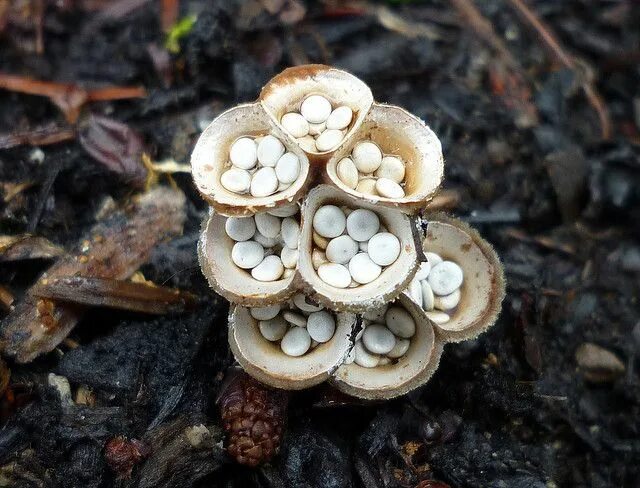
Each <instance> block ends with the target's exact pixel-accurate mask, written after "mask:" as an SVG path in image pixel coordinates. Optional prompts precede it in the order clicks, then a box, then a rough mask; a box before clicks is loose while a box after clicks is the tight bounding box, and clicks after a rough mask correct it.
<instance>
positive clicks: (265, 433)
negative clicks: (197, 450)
mask: <svg viewBox="0 0 640 488" xmlns="http://www.w3.org/2000/svg"><path fill="white" fill-rule="evenodd" d="M233 374H234V377H233V378H232V379H231V380H230V381H229V383H228V384H227V385H226V386H225V387H223V389H222V392H221V393H220V396H219V397H218V405H219V407H220V413H221V415H222V423H223V427H224V429H225V430H226V431H227V441H226V446H227V452H228V453H229V454H230V455H231V456H232V457H233V458H234V459H235V460H236V461H237V462H238V463H240V464H246V465H248V466H257V465H258V464H260V463H263V462H266V461H269V460H270V459H271V458H272V457H273V456H274V455H275V454H276V453H277V452H278V449H279V447H280V439H281V437H282V429H283V427H284V423H285V419H286V410H287V401H288V396H287V394H286V392H284V391H281V390H274V389H270V388H268V387H266V386H264V385H263V384H261V383H259V382H258V381H256V380H254V379H253V378H252V377H251V376H249V375H248V374H246V373H244V372H234V373H233Z"/></svg>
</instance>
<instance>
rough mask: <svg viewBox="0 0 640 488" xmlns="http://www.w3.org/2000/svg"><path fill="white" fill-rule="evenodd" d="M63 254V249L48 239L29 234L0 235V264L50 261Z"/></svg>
mask: <svg viewBox="0 0 640 488" xmlns="http://www.w3.org/2000/svg"><path fill="white" fill-rule="evenodd" d="M63 254H64V249H62V248H61V247H59V246H56V245H55V244H53V243H52V242H50V241H49V240H48V239H45V238H44V237H39V236H33V235H30V234H21V235H17V236H3V235H0V262H2V261H20V260H23V259H51V258H55V257H58V256H61V255H63Z"/></svg>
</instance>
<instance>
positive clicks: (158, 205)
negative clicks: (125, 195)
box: [0, 187, 186, 363]
mask: <svg viewBox="0 0 640 488" xmlns="http://www.w3.org/2000/svg"><path fill="white" fill-rule="evenodd" d="M185 218H186V215H185V197H184V194H183V193H182V192H180V191H178V190H173V189H170V188H166V187H158V188H156V189H154V190H153V191H150V192H147V193H145V194H142V195H140V196H138V197H137V198H136V199H134V201H133V202H132V204H131V205H130V206H129V208H128V209H125V210H122V211H119V212H114V213H112V214H110V215H109V217H108V218H107V219H106V220H105V221H102V222H99V223H98V224H96V225H95V226H94V227H93V228H92V229H91V231H90V232H89V234H88V236H87V237H86V238H85V239H82V240H81V241H80V242H79V244H78V246H77V249H76V250H75V252H73V253H71V254H69V255H67V256H65V257H63V258H61V259H59V260H58V261H57V262H56V263H55V264H54V265H53V266H51V268H49V269H48V270H47V271H46V272H45V273H44V274H43V275H42V276H41V278H40V281H42V280H53V279H56V278H60V277H68V276H85V277H98V278H111V279H126V278H128V277H129V276H131V275H132V274H133V273H134V272H135V271H136V270H137V269H138V268H139V267H140V265H141V264H142V263H144V262H145V261H146V260H147V259H148V257H149V255H150V253H151V251H152V249H153V248H154V247H155V246H156V244H158V243H159V242H161V241H163V240H165V239H167V238H169V237H172V236H175V235H177V234H179V233H180V232H182V226H183V224H184V221H185ZM36 286H37V285H36ZM84 310H85V307H83V306H81V305H70V304H62V303H60V304H58V303H56V302H54V301H52V300H49V299H46V298H38V297H35V296H33V295H32V294H30V293H27V294H26V295H25V297H24V298H23V299H22V301H21V302H20V303H19V304H18V305H16V308H15V309H14V310H13V312H11V314H9V316H7V317H6V318H5V319H4V320H3V322H2V325H1V326H0V348H1V350H2V352H3V353H4V354H6V355H9V356H13V357H15V358H16V360H17V361H18V362H23V363H24V362H29V361H32V360H33V359H35V358H36V357H38V356H39V355H41V354H44V353H46V352H49V351H51V350H53V349H54V348H55V347H56V346H57V345H58V344H60V342H62V341H63V340H64V339H65V337H67V335H68V334H69V332H71V330H72V329H73V327H74V326H75V325H76V323H77V322H78V320H79V319H80V317H81V316H82V314H83V312H84Z"/></svg>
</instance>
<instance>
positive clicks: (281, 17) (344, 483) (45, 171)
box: [0, 0, 640, 488]
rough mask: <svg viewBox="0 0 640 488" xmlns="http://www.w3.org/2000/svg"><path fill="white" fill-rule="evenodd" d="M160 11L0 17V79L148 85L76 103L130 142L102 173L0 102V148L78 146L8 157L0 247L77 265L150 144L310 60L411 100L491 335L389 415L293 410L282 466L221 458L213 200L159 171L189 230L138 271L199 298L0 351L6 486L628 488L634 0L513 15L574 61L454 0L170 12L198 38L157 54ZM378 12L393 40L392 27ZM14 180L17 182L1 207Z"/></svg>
mask: <svg viewBox="0 0 640 488" xmlns="http://www.w3.org/2000/svg"><path fill="white" fill-rule="evenodd" d="M162 3H164V4H166V5H165V9H166V8H168V7H167V6H168V5H169V4H171V3H172V2H149V1H146V2H145V1H134V0H127V1H122V0H120V1H118V2H115V1H113V2H107V1H102V0H63V1H52V0H51V1H45V0H42V1H37V0H31V1H30V0H20V1H17V0H16V1H14V2H10V1H9V2H7V1H2V0H0V66H1V68H0V69H1V70H2V72H3V73H4V74H7V73H9V74H12V75H22V76H25V77H28V78H33V79H41V80H52V81H56V82H70V83H74V84H77V85H79V86H82V87H84V88H86V89H89V88H95V87H99V86H100V87H101V86H144V87H145V88H146V90H147V96H146V97H145V98H134V99H126V100H119V101H106V102H104V101H103V102H90V103H86V104H85V105H84V106H83V108H82V110H81V116H80V118H79V121H78V122H77V129H78V132H79V133H81V134H85V135H86V131H87V130H91V129H94V130H95V126H92V124H96V123H97V122H96V119H95V118H91V117H90V115H91V114H94V115H100V116H104V117H107V118H109V119H113V120H116V121H119V122H122V123H123V124H125V129H127V130H126V131H125V132H124V133H120V136H119V137H120V138H121V139H120V141H121V143H122V144H125V145H126V148H129V149H131V148H133V149H132V150H133V155H134V156H136V157H135V158H134V157H132V156H131V155H128V154H127V152H126V151H125V150H123V151H121V152H120V155H121V157H120V159H118V160H117V161H116V160H114V158H113V157H111V158H110V157H107V158H102V160H100V158H97V159H96V156H95V155H96V152H95V150H94V151H91V149H92V148H91V147H89V148H87V142H86V140H87V139H86V138H85V139H84V140H81V138H80V137H77V136H76V135H75V134H74V129H75V128H76V126H70V125H69V124H68V122H67V121H66V120H65V116H64V114H63V113H62V111H61V110H60V109H59V108H57V107H56V106H55V105H54V104H52V103H51V102H50V100H49V99H47V98H44V97H38V96H32V95H25V94H21V93H17V92H15V91H10V90H0V139H1V140H3V141H6V140H7V138H8V137H9V136H15V135H16V134H18V133H20V134H25V133H29V132H30V131H33V130H35V129H37V128H43V127H44V128H45V129H44V130H45V132H46V131H53V130H54V129H55V130H61V129H65V128H67V129H72V130H71V136H70V137H69V138H67V140H65V141H62V142H59V143H56V144H48V145H39V146H37V145H36V146H32V145H30V144H28V143H21V144H5V146H4V147H6V149H3V150H0V184H1V185H2V191H3V198H5V202H4V203H0V209H1V213H0V234H3V235H9V234H20V233H25V232H31V233H33V234H36V235H38V236H43V237H46V238H47V239H49V240H50V241H52V242H54V243H56V244H59V245H61V246H64V247H65V248H70V247H71V246H72V245H73V244H74V243H75V242H76V241H77V240H78V239H79V238H80V236H81V235H82V234H83V233H84V232H85V231H86V230H87V229H89V228H90V227H91V225H93V223H94V222H95V218H96V217H95V215H96V212H97V211H98V210H99V209H100V208H101V206H102V205H103V202H104V200H105V198H107V197H111V198H113V199H114V200H115V201H117V202H120V201H125V200H126V199H127V198H129V196H130V195H132V194H133V193H134V192H135V191H138V190H139V189H140V185H141V180H140V174H141V173H140V171H141V168H140V167H136V165H137V164H139V155H140V152H141V151H142V150H143V149H144V151H146V152H147V153H148V154H149V155H150V156H151V158H152V159H153V160H154V161H162V160H166V159H169V158H172V159H174V160H175V161H177V162H182V163H185V162H188V160H189V154H190V151H191V149H192V147H193V144H194V143H195V139H196V138H197V136H198V134H199V132H200V131H201V130H202V129H203V127H204V126H205V125H206V124H207V123H208V122H209V121H210V120H211V119H212V118H213V117H215V115H216V114H217V113H219V112H220V111H221V110H223V109H224V108H226V107H229V106H232V105H234V104H236V103H238V102H244V101H249V100H252V99H255V98H256V96H257V95H258V93H259V90H260V88H261V86H262V85H263V84H264V83H265V82H266V81H267V80H268V79H269V78H271V77H272V76H273V75H274V74H276V73H278V72H279V71H280V70H282V69H283V68H284V67H286V66H290V65H293V64H302V63H308V62H313V63H316V62H320V63H326V64H331V65H335V66H337V67H340V68H344V69H347V70H349V71H351V72H353V73H354V74H356V75H357V76H359V77H361V78H362V79H363V80H364V81H366V82H367V83H368V84H369V85H370V86H371V89H372V91H373V93H374V96H375V98H376V99H377V100H381V101H385V102H388V103H393V104H398V105H401V106H404V107H406V108H407V109H408V110H410V111H411V112H413V113H414V114H416V115H417V116H419V117H421V118H423V119H424V120H425V121H426V122H427V123H428V124H429V125H430V126H431V127H432V128H433V130H434V131H435V132H436V134H438V135H439V137H440V139H441V141H442V143H443V149H444V154H445V164H446V167H445V172H446V179H445V181H446V183H445V189H447V190H450V193H449V195H451V196H452V202H453V203H451V204H450V207H449V210H450V211H451V212H452V213H453V214H455V215H457V216H460V217H461V218H463V219H465V220H466V221H468V222H469V223H471V224H472V225H474V226H475V227H477V228H478V229H479V230H480V232H481V233H482V234H483V235H484V236H485V237H486V238H487V239H488V240H489V241H490V242H492V243H493V244H494V246H495V247H496V249H497V251H498V253H499V254H500V256H501V258H502V260H503V262H504V265H505V270H506V276H507V280H508V285H507V286H508V293H507V298H506V299H505V302H504V306H503V311H502V314H501V317H500V319H499V321H498V323H497V325H496V326H495V327H493V328H492V329H491V330H490V331H489V332H487V333H486V334H484V335H482V336H481V337H480V338H479V339H477V340H474V341H469V342H465V343H461V344H458V345H448V346H447V347H446V349H445V352H444V355H443V359H442V362H441V364H440V367H439V369H438V371H437V372H436V374H435V375H434V377H433V378H432V379H431V381H430V382H429V383H428V384H427V385H426V386H425V387H423V388H421V389H419V390H418V391H415V392H413V393H411V394H409V395H407V396H405V397H403V398H400V399H398V400H395V401H391V402H387V403H379V404H363V403H361V402H357V401H353V402H346V403H345V404H343V403H342V402H340V404H339V405H338V406H336V405H335V402H329V401H328V400H327V398H328V395H331V392H330V391H328V390H327V388H325V387H320V388H316V389H314V390H311V391H309V392H304V393H298V394H295V395H293V396H292V399H291V404H290V407H289V420H288V427H287V430H286V434H285V440H284V442H283V445H282V449H281V453H280V456H279V457H277V458H276V459H275V460H274V461H273V462H272V463H271V464H269V465H266V466H264V467H262V468H257V469H249V468H246V467H242V466H239V465H236V464H234V463H233V461H232V460H231V459H229V458H228V457H226V456H225V455H224V453H223V452H221V449H220V447H219V444H218V441H219V440H220V436H221V434H220V430H219V427H217V426H219V425H220V419H219V415H218V411H217V408H216V406H215V398H216V395H217V393H218V390H219V388H220V385H221V382H222V379H223V377H224V374H225V371H226V370H227V368H228V367H229V366H230V365H232V363H233V358H232V356H231V354H230V352H229V350H228V346H227V341H226V313H227V303H226V302H225V301H224V300H222V299H221V298H220V297H217V296H215V295H214V294H213V292H212V291H210V290H209V288H208V287H207V285H206V283H205V281H204V279H203V277H202V276H201V274H200V270H199V268H198V265H197V259H196V254H195V243H196V239H197V236H198V232H199V224H200V221H201V219H202V217H203V216H204V214H205V211H206V209H205V204H204V202H203V201H202V200H201V199H200V198H199V197H198V195H197V194H196V191H195V189H194V187H193V185H192V183H191V180H190V177H189V175H186V174H176V175H174V178H175V180H176V182H177V183H178V185H179V186H180V188H181V189H182V190H183V191H184V192H185V194H186V195H187V197H188V203H187V206H188V207H187V214H188V221H187V224H186V226H185V230H184V234H183V236H182V237H180V238H178V239H175V240H173V241H171V242H168V243H166V244H163V245H161V246H160V247H158V248H157V249H156V250H155V251H154V254H153V256H152V258H151V260H150V261H149V263H148V264H146V265H145V266H143V268H142V269H141V271H142V272H143V274H144V276H145V277H146V278H147V279H150V280H153V281H154V282H156V283H159V284H165V285H168V286H174V287H179V288H182V289H185V290H190V291H192V292H194V293H196V294H197V295H199V296H200V297H202V298H203V299H202V301H201V303H200V305H199V306H197V307H196V308H195V309H193V310H191V311H189V312H186V313H183V314H178V315H167V316H160V317H150V316H147V315H143V314H134V313H131V312H120V311H114V310H111V309H97V308H96V309H92V310H91V311H90V312H89V313H88V315H86V316H85V317H84V319H83V320H82V321H81V323H80V324H79V325H78V327H76V328H75V329H74V331H73V332H72V335H71V336H70V338H71V339H72V340H73V341H75V343H77V344H79V345H78V347H76V348H72V347H71V346H70V344H69V343H67V344H63V345H61V346H60V347H59V348H58V349H57V350H56V351H54V352H52V353H50V354H48V355H45V356H42V357H41V358H39V359H37V360H36V361H34V362H32V363H29V364H24V365H20V364H16V363H13V362H12V361H11V360H10V359H7V361H8V363H9V366H10V368H11V370H12V375H11V385H12V386H11V388H12V389H13V390H12V391H13V393H14V394H15V395H16V396H17V397H20V399H21V400H22V401H21V402H17V404H14V405H9V401H8V400H7V399H6V398H5V399H4V400H3V402H4V403H3V405H4V406H3V408H2V417H3V422H4V426H3V427H2V430H0V486H17V487H36V486H37V487H41V486H42V487H58V486H60V487H83V488H84V487H111V486H130V487H142V486H145V487H146V486H150V487H151V486H163V487H174V486H175V487H182V488H186V487H190V486H197V487H213V486H225V487H252V486H256V487H274V488H279V487H314V488H316V487H352V486H353V487H361V486H362V487H375V488H378V487H380V488H382V487H414V486H417V485H418V484H419V482H420V481H424V480H431V479H435V480H440V481H441V482H443V483H446V484H448V485H449V486H451V487H508V488H520V487H522V488H524V487H527V488H530V487H536V488H537V487H541V488H543V487H545V486H546V487H549V488H551V487H565V486H566V487H635V486H639V483H640V464H639V462H638V461H639V460H640V377H639V373H638V371H639V366H640V364H639V360H640V314H639V308H640V306H639V299H640V297H639V291H640V240H639V238H640V145H638V144H639V143H640V62H639V61H640V30H639V29H638V25H640V9H638V5H637V3H636V2H634V1H632V0H608V1H603V2H593V1H590V0H575V1H572V2H557V1H554V0H535V1H529V2H527V5H529V6H530V7H531V8H532V9H533V11H534V12H535V13H536V15H537V16H538V17H539V18H540V19H542V21H543V22H544V24H546V26H547V27H548V28H550V29H551V30H552V31H553V33H554V35H555V37H556V38H557V39H558V40H559V42H560V44H561V46H562V49H564V51H566V53H568V54H569V55H570V56H571V57H572V59H573V60H574V61H575V63H574V65H573V66H572V67H571V66H570V67H567V66H566V65H563V63H562V62H559V61H558V59H557V58H556V57H553V56H552V55H551V53H550V52H549V50H547V49H546V48H545V45H544V43H543V41H542V40H541V36H540V34H539V32H535V31H534V30H533V29H531V28H530V27H529V26H528V25H527V24H526V23H525V21H524V20H523V19H522V17H520V16H518V14H517V13H516V12H515V11H514V9H513V8H512V7H510V5H512V4H513V3H514V2H510V1H507V0H487V1H483V2H476V5H477V6H479V7H480V10H481V14H482V15H484V16H485V17H486V18H487V19H488V20H489V21H490V22H491V24H492V25H493V28H494V30H495V34H496V35H497V37H498V39H499V40H501V41H502V43H503V44H504V46H505V47H506V50H507V52H508V53H509V54H510V56H511V57H512V59H513V60H515V63H513V62H510V61H508V60H505V54H504V52H502V53H501V51H500V49H499V48H498V49H496V46H495V45H494V46H491V45H490V41H488V40H487V37H486V36H484V37H483V36H481V35H479V33H478V31H477V30H474V28H473V25H472V23H471V22H468V21H461V20H460V17H459V16H458V10H456V8H455V7H454V6H453V5H454V4H457V5H462V4H465V3H466V2H461V1H456V2H451V3H449V2H444V1H438V0H435V1H433V2H427V1H424V2H420V1H400V0H398V1H393V2H389V3H372V4H367V3H364V2H359V3H354V4H347V3H343V2H331V1H326V2H307V5H306V6H305V7H306V14H305V16H304V18H302V19H301V20H299V21H297V22H295V23H293V24H290V23H288V22H289V21H290V20H291V18H292V16H293V20H296V19H295V15H294V14H295V12H294V14H291V11H292V10H295V9H293V7H291V6H290V7H289V10H288V11H286V12H281V13H277V12H276V13H274V14H270V13H268V12H267V11H266V10H264V8H263V7H262V5H276V4H279V3H281V2H277V1H263V2H262V3H261V2H258V1H257V0H255V1H251V0H249V1H246V2H240V1H229V2H227V1H225V2H222V1H217V2H213V1H204V0H191V1H189V2H186V1H184V2H180V9H179V15H178V19H183V18H185V17H187V16H189V15H195V19H196V20H195V24H194V25H193V26H192V28H191V29H187V31H188V32H187V33H186V34H185V35H184V36H183V37H181V38H180V39H179V40H178V44H177V47H178V50H177V52H174V53H168V52H167V51H166V50H165V49H164V45H165V37H166V36H165V34H164V33H163V31H162V29H161V27H160V21H159V18H160V10H161V4H162ZM285 3H286V2H285ZM136 4H137V6H136ZM7 5H12V6H11V8H9V13H7V12H6V11H5V13H4V14H3V9H5V6H7ZM38 5H42V6H43V8H44V15H43V16H42V19H41V22H39V21H38V16H37V7H38ZM134 7H136V8H134ZM380 7H385V8H388V9H390V12H392V13H393V14H396V15H399V16H400V17H401V18H402V19H404V20H405V21H406V22H405V23H404V24H402V23H400V24H399V23H396V24H395V25H396V26H397V28H394V30H390V29H388V28H385V27H384V26H382V25H381V22H380V20H379V19H383V20H384V19H388V12H387V11H384V10H379V8H380ZM165 13H166V12H165ZM301 13H302V12H301ZM407 23H408V24H407ZM385 24H386V25H389V22H388V21H387V22H385ZM39 25H40V28H41V32H42V47H43V52H42V53H40V54H39V53H37V52H36V48H37V42H36V38H37V32H38V29H39V27H38V26H39ZM416 26H418V27H416ZM411 28H413V30H412V29H411ZM174 31H175V29H174ZM416 31H419V35H417V36H416V35H413V34H415V33H416ZM589 76H592V77H593V84H592V86H593V87H595V89H596V90H597V91H598V92H599V93H600V95H601V96H602V100H603V105H604V107H605V108H606V110H607V111H608V113H609V116H610V120H611V127H612V129H611V134H610V137H609V139H608V140H606V141H604V140H603V139H602V132H603V125H602V122H601V121H600V120H599V118H598V114H597V111H596V110H595V108H594V104H593V102H592V101H590V99H589V98H587V97H586V96H585V92H584V90H583V88H582V86H583V85H584V83H585V81H586V80H588V77H589ZM97 120H100V119H97ZM129 129H131V130H132V132H128V130H129ZM122 134H124V135H122ZM83 141H84V142H83ZM122 141H124V143H123V142H122ZM24 142H28V140H25V141H24ZM88 144H91V142H90V143H88ZM106 144H107V146H108V147H113V145H114V144H115V142H114V141H113V140H111V139H109V140H108V141H107V143H106ZM127 144H132V145H127ZM8 146H13V147H8ZM93 149H95V148H93ZM123 154H124V156H122V155H123ZM116 159H117V158H116ZM127 164H133V167H131V166H127ZM142 174H144V173H142ZM16 183H28V186H27V187H26V188H24V189H23V190H22V191H20V192H19V194H18V195H17V196H15V197H13V198H11V199H10V200H9V201H6V195H7V192H8V191H9V190H10V189H11V188H13V185H14V184H16ZM48 265H49V262H48V261H47V260H42V259H38V260H20V261H13V262H3V263H0V285H2V287H4V288H5V289H7V290H10V291H11V292H12V293H13V294H15V295H16V296H17V297H18V299H19V297H20V294H21V293H22V292H23V291H24V289H25V288H26V287H27V286H29V285H30V284H31V283H32V282H33V280H34V279H35V278H36V277H37V276H38V274H39V273H40V272H42V271H43V270H44V269H46V267H47V266H48ZM584 343H595V344H597V345H598V346H601V347H602V348H604V349H606V350H608V351H609V352H611V353H613V354H615V356H617V358H619V359H620V360H621V361H622V363H623V364H624V372H622V373H621V372H620V371H618V370H616V369H615V368H613V367H612V366H611V365H610V364H606V363H605V364H600V365H597V368H596V369H597V370H598V371H596V372H595V373H594V372H593V371H591V372H590V371H585V369H584V368H580V367H579V365H578V362H577V359H576V355H575V353H576V350H577V349H578V347H579V346H581V345H582V344H584ZM50 373H55V374H57V375H62V376H64V377H66V378H67V379H68V381H69V382H70V384H71V390H72V393H73V394H74V398H76V399H77V392H78V390H80V389H83V390H86V389H89V390H91V391H92V392H93V400H92V402H90V403H91V404H90V405H78V404H76V403H75V402H74V401H73V400H72V399H66V400H65V399H61V398H60V396H59V394H58V393H57V391H56V390H55V389H54V388H52V387H51V386H49V380H48V375H49V374H50ZM590 373H593V374H590ZM594 379H597V380H598V381H594ZM5 404H6V405H5ZM198 424H205V425H206V426H208V427H209V430H210V432H211V433H212V436H213V437H214V440H215V442H213V441H212V442H211V445H208V447H207V448H206V449H205V448H204V447H203V448H202V449H201V450H200V451H197V452H192V451H188V452H187V451H185V450H184V449H182V448H181V447H180V446H181V444H179V442H178V441H177V440H176V439H179V433H180V432H183V430H184V428H185V427H187V426H193V425H198ZM117 436H125V437H126V438H129V439H138V440H141V442H143V443H144V444H145V446H147V447H146V448H145V450H146V449H147V448H148V449H149V450H148V452H144V453H143V454H144V455H142V456H141V458H140V459H139V460H138V461H137V462H136V463H134V465H133V473H132V477H131V478H130V479H129V480H126V479H116V473H115V472H114V470H113V469H111V468H110V467H109V466H108V464H107V460H106V457H105V444H106V443H107V441H109V440H110V439H113V438H114V437H117ZM420 486H423V487H424V486H438V485H435V484H433V485H428V484H427V485H424V484H423V485H420Z"/></svg>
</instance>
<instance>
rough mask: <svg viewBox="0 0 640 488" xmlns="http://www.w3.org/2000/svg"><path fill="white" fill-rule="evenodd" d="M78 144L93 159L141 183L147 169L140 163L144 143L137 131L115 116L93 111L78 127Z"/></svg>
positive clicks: (138, 183)
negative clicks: (110, 116)
mask: <svg viewBox="0 0 640 488" xmlns="http://www.w3.org/2000/svg"><path fill="white" fill-rule="evenodd" d="M80 144H82V147H83V148H84V149H85V151H87V152H88V153H89V154H90V155H91V156H92V157H93V158H94V159H95V160H96V161H98V162H100V163H102V164H103V165H104V166H106V167H107V168H108V169H110V170H111V171H113V172H115V173H118V174H119V175H121V176H123V177H124V179H125V181H127V182H129V183H130V184H132V185H133V186H136V187H142V185H143V184H144V181H145V178H146V176H147V171H146V169H145V168H144V165H143V164H142V153H143V152H144V143H143V141H142V137H141V136H140V134H138V132H136V131H134V130H133V129H131V128H130V127H129V126H128V125H126V124H123V123H122V122H119V121H117V120H113V119H109V118H107V117H101V116H97V115H93V116H91V117H90V118H89V120H88V122H87V124H86V126H85V127H83V128H82V129H81V131H80Z"/></svg>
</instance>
